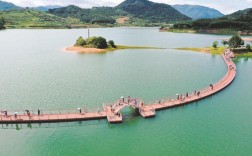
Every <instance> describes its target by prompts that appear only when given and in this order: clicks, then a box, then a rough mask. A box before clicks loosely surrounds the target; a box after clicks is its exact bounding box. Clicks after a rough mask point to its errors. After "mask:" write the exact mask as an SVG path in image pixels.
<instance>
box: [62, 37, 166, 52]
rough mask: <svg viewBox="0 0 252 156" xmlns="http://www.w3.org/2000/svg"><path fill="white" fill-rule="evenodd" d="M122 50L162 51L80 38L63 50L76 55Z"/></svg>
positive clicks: (101, 38) (103, 40)
mask: <svg viewBox="0 0 252 156" xmlns="http://www.w3.org/2000/svg"><path fill="white" fill-rule="evenodd" d="M122 49H163V48H157V47H146V46H125V45H115V42H114V41H113V40H109V41H107V40H106V39H105V38H104V37H101V36H99V37H96V36H94V37H90V38H87V39H84V38H83V37H82V36H80V37H79V38H78V39H77V40H76V43H75V44H74V45H73V46H70V47H67V48H65V50H67V51H71V52H77V53H105V52H111V51H115V50H122Z"/></svg>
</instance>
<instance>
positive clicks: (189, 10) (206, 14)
mask: <svg viewBox="0 0 252 156" xmlns="http://www.w3.org/2000/svg"><path fill="white" fill-rule="evenodd" d="M172 7H174V8H175V9H176V10H178V11H179V12H181V13H182V14H184V15H186V16H188V17H191V18H192V19H194V20H195V19H201V18H218V17H222V16H224V14H222V13H221V12H220V11H218V10H216V9H214V8H209V7H206V6H201V5H189V4H183V5H179V4H176V5H172Z"/></svg>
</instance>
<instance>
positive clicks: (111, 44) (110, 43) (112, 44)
mask: <svg viewBox="0 0 252 156" xmlns="http://www.w3.org/2000/svg"><path fill="white" fill-rule="evenodd" d="M108 45H109V46H111V47H112V48H116V45H115V42H114V41H113V40H110V41H108Z"/></svg>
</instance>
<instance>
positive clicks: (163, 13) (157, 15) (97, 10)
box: [49, 0, 191, 24]
mask: <svg viewBox="0 0 252 156" xmlns="http://www.w3.org/2000/svg"><path fill="white" fill-rule="evenodd" d="M49 13H51V14H54V15H57V16H60V17H74V18H78V19H80V20H81V21H82V22H87V23H98V24H99V23H110V24H114V23H115V21H116V20H115V19H116V18H118V17H120V16H130V17H133V18H138V19H141V20H145V21H148V22H152V23H164V22H171V21H182V20H191V18H189V17H187V16H185V15H183V14H181V13H180V12H178V11H177V10H176V9H174V8H173V7H171V6H170V5H167V4H160V3H154V2H150V1H148V0H126V1H124V2H122V3H121V4H119V5H118V6H116V7H94V8H92V9H82V8H79V7H77V6H74V5H70V6H67V7H63V8H56V9H49Z"/></svg>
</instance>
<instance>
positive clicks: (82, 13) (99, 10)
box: [49, 5, 127, 24]
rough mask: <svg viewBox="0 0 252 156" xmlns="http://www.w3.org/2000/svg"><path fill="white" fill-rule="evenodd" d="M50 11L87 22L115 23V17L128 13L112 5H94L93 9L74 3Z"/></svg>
mask: <svg viewBox="0 0 252 156" xmlns="http://www.w3.org/2000/svg"><path fill="white" fill-rule="evenodd" d="M49 13H51V14H54V15H56V16H60V17H64V18H66V17H73V18H78V19H80V21H82V22H85V23H98V24H104V23H108V24H114V23H115V22H116V20H115V18H113V17H118V16H125V15H127V13H125V12H124V11H122V10H118V9H114V8H111V7H94V8H92V9H82V8H80V7H77V6H74V5H70V6H67V7H62V8H56V9H49Z"/></svg>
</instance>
